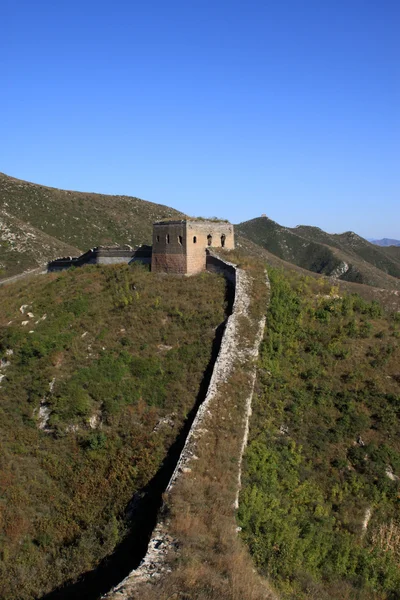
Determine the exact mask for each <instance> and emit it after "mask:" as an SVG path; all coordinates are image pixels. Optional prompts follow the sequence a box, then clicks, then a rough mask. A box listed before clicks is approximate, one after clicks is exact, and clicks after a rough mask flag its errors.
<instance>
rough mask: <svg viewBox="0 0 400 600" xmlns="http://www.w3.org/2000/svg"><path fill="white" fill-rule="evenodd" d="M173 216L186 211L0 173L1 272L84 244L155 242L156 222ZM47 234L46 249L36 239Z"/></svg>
mask: <svg viewBox="0 0 400 600" xmlns="http://www.w3.org/2000/svg"><path fill="white" fill-rule="evenodd" d="M170 217H174V218H181V217H183V215H182V213H180V212H178V211H176V210H174V209H172V208H169V207H167V206H162V205H160V204H154V203H153V202H147V201H145V200H140V199H139V198H131V197H129V196H107V195H104V194H91V193H84V192H73V191H66V190H59V189H55V188H50V187H45V186H42V185H37V184H34V183H28V182H26V181H21V180H19V179H14V178H12V177H8V176H7V175H4V174H3V173H0V263H1V264H2V269H3V271H2V273H0V276H4V277H7V276H10V275H14V274H15V273H16V272H21V270H22V268H27V267H35V266H37V265H38V263H39V264H40V263H43V262H45V261H47V260H50V259H54V258H57V257H58V256H60V255H61V256H69V255H70V254H76V253H77V252H78V253H79V250H77V249H78V248H80V250H81V251H84V250H87V249H88V248H90V247H93V246H98V245H100V244H130V245H132V246H134V245H137V244H142V243H146V244H150V243H151V239H152V226H153V223H154V221H157V220H160V219H163V218H170ZM3 222H4V223H3ZM27 232H28V233H27ZM49 236H50V238H51V239H52V240H53V243H49ZM42 237H43V239H44V242H45V243H44V245H43V248H42V249H40V244H37V243H35V242H37V241H39V242H40V241H41V239H42ZM4 243H6V246H4ZM2 244H3V245H2ZM46 244H47V246H48V247H46ZM19 254H23V259H22V258H21V261H23V262H21V263H20V265H19V266H20V267H22V268H20V270H19V271H17V270H16V269H15V267H14V266H13V263H14V262H15V261H16V256H17V255H19Z"/></svg>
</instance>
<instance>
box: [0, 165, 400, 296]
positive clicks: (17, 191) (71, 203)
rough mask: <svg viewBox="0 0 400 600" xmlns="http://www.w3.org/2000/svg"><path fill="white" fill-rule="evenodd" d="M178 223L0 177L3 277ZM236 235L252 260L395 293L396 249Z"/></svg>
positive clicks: (109, 199)
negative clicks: (156, 225) (259, 255)
mask: <svg viewBox="0 0 400 600" xmlns="http://www.w3.org/2000/svg"><path fill="white" fill-rule="evenodd" d="M183 216H184V215H183V214H182V213H181V212H179V211H177V210H175V209H173V208H170V207H167V206H163V205H160V204H154V203H152V202H148V201H145V200H140V199H139V198H135V197H129V196H109V195H103V194H93V193H84V192H74V191H66V190H59V189H55V188H50V187H46V186H42V185H37V184H33V183H29V182H26V181H22V180H18V179H15V178H13V177H9V176H7V175H5V174H1V173H0V277H1V278H5V277H9V276H12V275H15V274H17V273H21V272H23V271H24V270H27V269H31V268H34V267H37V266H41V265H44V264H45V263H46V262H47V261H48V260H51V259H54V258H57V257H59V256H69V255H79V254H80V253H81V252H83V251H85V250H87V249H88V248H90V247H93V246H96V245H100V244H130V245H132V246H134V245H138V244H142V243H146V244H149V243H151V233H152V224H153V222H154V221H156V220H159V219H162V218H174V217H176V218H179V217H183ZM236 234H237V240H238V243H239V245H242V246H243V245H247V246H248V245H249V244H250V245H251V244H252V251H253V253H254V252H257V251H259V252H261V248H262V249H263V250H264V251H267V252H268V253H270V255H271V256H272V257H277V258H278V259H281V260H284V261H286V262H288V263H291V264H293V265H296V266H297V267H301V268H303V269H306V270H309V271H312V272H314V273H319V274H322V275H326V276H330V277H333V278H336V279H339V280H341V281H348V282H355V283H362V284H367V285H371V286H376V287H379V288H389V289H394V290H399V289H400V246H394V245H392V246H387V245H386V244H385V245H379V246H378V245H376V244H373V243H371V242H369V241H367V240H365V239H364V238H362V237H360V236H358V235H357V234H355V233H353V232H351V231H348V232H346V233H342V234H329V233H326V232H325V231H323V230H322V229H319V228H318V227H311V226H306V225H299V226H297V227H295V228H289V227H284V226H282V225H279V224H278V223H276V222H275V221H272V220H271V219H269V218H268V217H259V218H255V219H251V220H250V221H246V222H243V223H240V224H239V225H236ZM386 241H387V240H386ZM390 241H395V240H390ZM381 242H382V244H383V242H384V240H381ZM399 243H400V242H399Z"/></svg>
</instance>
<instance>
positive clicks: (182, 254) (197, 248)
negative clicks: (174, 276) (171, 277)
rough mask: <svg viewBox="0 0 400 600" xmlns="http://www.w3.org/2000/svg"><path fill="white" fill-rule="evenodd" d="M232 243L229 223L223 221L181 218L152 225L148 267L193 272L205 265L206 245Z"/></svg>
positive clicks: (231, 229)
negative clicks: (150, 252)
mask: <svg viewBox="0 0 400 600" xmlns="http://www.w3.org/2000/svg"><path fill="white" fill-rule="evenodd" d="M212 247H214V248H228V249H232V248H234V247H235V242H234V235H233V225H232V224H231V223H228V222H227V221H207V220H201V219H198V220H196V219H184V220H182V221H159V222H158V223H154V225H153V251H152V258H151V270H152V271H155V272H156V273H182V274H184V275H194V274H195V273H199V272H200V271H204V270H205V268H206V249H207V248H212Z"/></svg>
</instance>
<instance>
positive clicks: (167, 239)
mask: <svg viewBox="0 0 400 600" xmlns="http://www.w3.org/2000/svg"><path fill="white" fill-rule="evenodd" d="M165 241H166V242H167V244H169V233H167V235H166V236H165Z"/></svg>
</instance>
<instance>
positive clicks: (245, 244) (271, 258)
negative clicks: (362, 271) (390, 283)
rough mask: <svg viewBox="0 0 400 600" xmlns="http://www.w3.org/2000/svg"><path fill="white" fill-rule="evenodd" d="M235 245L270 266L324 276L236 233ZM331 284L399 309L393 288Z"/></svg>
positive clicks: (399, 293) (399, 294)
mask: <svg viewBox="0 0 400 600" xmlns="http://www.w3.org/2000/svg"><path fill="white" fill-rule="evenodd" d="M236 245H237V247H238V248H240V249H241V250H242V251H244V252H245V253H246V254H248V255H250V256H253V257H257V258H259V259H261V260H263V261H265V262H266V263H267V265H269V266H271V267H275V268H278V269H284V270H285V271H288V272H289V273H290V272H293V273H298V274H299V275H303V276H304V277H313V278H315V279H321V278H324V276H323V275H320V274H318V273H313V272H312V271H307V270H306V269H303V268H301V267H298V266H297V265H294V264H293V263H289V262H286V261H285V260H282V259H281V258H279V257H278V256H276V254H272V252H269V251H268V250H266V249H265V248H262V247H261V246H258V245H257V244H255V243H254V242H252V241H251V240H249V239H248V238H246V237H244V236H242V235H240V234H239V235H237V236H236ZM330 281H331V284H335V285H337V286H338V287H339V289H340V291H341V293H346V292H347V293H350V294H359V295H360V296H362V297H363V298H364V299H365V300H368V301H371V300H377V301H378V302H380V304H381V305H382V306H384V307H385V308H386V309H387V310H389V311H400V291H399V290H395V289H392V290H391V289H386V288H376V287H373V286H370V285H364V284H361V283H353V282H351V281H342V280H330Z"/></svg>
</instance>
